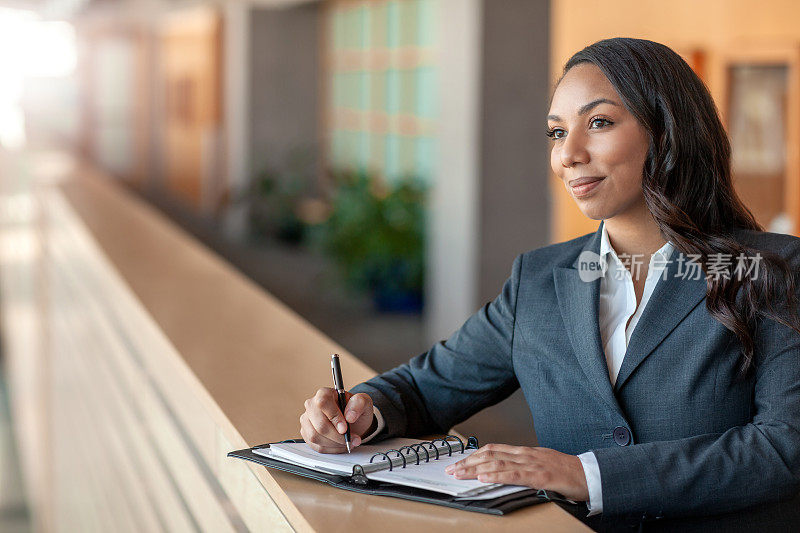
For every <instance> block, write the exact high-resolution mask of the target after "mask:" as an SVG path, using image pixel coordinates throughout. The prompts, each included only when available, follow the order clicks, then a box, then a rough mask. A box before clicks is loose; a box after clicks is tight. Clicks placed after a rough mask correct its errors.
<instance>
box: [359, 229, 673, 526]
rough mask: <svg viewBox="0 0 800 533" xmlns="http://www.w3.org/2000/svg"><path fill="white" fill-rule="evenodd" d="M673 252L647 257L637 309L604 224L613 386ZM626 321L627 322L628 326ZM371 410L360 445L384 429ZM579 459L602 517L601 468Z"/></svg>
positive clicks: (605, 323)
mask: <svg viewBox="0 0 800 533" xmlns="http://www.w3.org/2000/svg"><path fill="white" fill-rule="evenodd" d="M672 250H673V246H672V244H671V243H669V242H667V243H666V244H664V246H662V247H661V248H659V249H658V250H657V251H656V252H655V253H654V254H653V255H652V256H651V257H650V262H649V265H648V268H647V278H646V279H645V283H644V292H643V293H642V300H641V302H639V306H638V307H637V306H636V292H635V291H634V288H633V277H632V275H631V273H630V271H628V269H627V268H625V266H624V265H623V264H622V261H621V260H620V258H619V257H618V256H617V252H616V251H615V250H614V248H613V247H612V246H611V241H610V240H609V239H608V231H607V230H606V225H605V223H603V230H602V233H601V237H600V257H601V259H602V261H603V263H604V264H605V265H606V268H604V270H603V277H602V278H600V301H599V309H598V321H599V326H600V337H601V339H602V341H603V351H604V352H605V356H606V365H607V366H608V377H609V379H610V380H611V384H612V385H613V384H615V383H616V381H617V375H618V374H619V369H620V367H621V366H622V360H623V359H624V358H625V351H626V350H627V349H628V342H629V341H630V339H631V335H632V334H633V330H634V328H636V324H638V323H639V318H641V316H642V312H643V311H644V309H645V307H646V306H647V302H648V301H649V300H650V296H652V294H653V290H654V289H655V288H656V285H657V284H658V281H659V280H660V279H661V278H662V277H663V275H664V274H665V269H666V266H667V264H668V262H669V258H670V256H671V255H672ZM637 260H638V261H639V264H641V261H642V260H643V258H641V257H640V258H631V269H632V270H634V273H637V267H636V265H637ZM640 268H641V267H639V270H640ZM639 275H640V274H639ZM629 319H630V322H628V320H629ZM373 409H374V412H375V416H376V418H377V419H378V427H377V429H376V430H375V432H373V433H372V434H371V435H368V436H367V437H366V438H364V439H363V441H362V442H367V441H368V440H370V439H372V438H373V437H374V436H375V435H377V434H378V433H380V431H381V430H382V429H383V428H384V426H385V425H386V424H385V422H384V420H383V417H382V416H381V413H380V411H379V410H378V408H377V407H374V408H373ZM578 459H580V461H581V464H582V465H583V473H584V475H585V476H586V486H587V487H588V489H589V501H588V502H586V505H587V507H588V509H589V515H588V516H592V515H596V514H599V513H602V512H603V487H602V484H601V481H600V466H599V465H598V464H597V458H596V457H595V455H594V453H592V452H586V453H582V454H580V455H579V456H578Z"/></svg>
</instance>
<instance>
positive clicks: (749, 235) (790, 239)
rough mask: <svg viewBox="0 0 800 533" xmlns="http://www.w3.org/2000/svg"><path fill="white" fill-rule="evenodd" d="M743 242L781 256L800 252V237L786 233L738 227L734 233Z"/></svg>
mask: <svg viewBox="0 0 800 533" xmlns="http://www.w3.org/2000/svg"><path fill="white" fill-rule="evenodd" d="M734 235H735V237H736V240H737V241H739V242H740V243H741V244H744V245H746V246H750V247H752V248H755V249H758V250H764V251H767V252H772V253H775V254H778V255H781V256H784V257H786V256H794V255H797V254H799V253H800V237H795V236H794V235H787V234H785V233H772V232H770V231H757V230H751V229H738V230H736V231H735V233H734Z"/></svg>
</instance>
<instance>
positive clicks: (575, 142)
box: [561, 133, 589, 168]
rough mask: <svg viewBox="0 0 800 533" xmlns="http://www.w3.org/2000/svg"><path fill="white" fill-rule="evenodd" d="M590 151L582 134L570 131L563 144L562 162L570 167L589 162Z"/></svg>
mask: <svg viewBox="0 0 800 533" xmlns="http://www.w3.org/2000/svg"><path fill="white" fill-rule="evenodd" d="M588 162H589V152H588V150H587V149H586V144H585V142H584V139H583V138H582V137H581V135H580V134H577V133H570V134H569V135H567V136H566V138H565V139H564V142H563V144H562V145H561V164H562V165H563V166H564V167H565V168H569V167H571V166H574V165H576V164H578V163H584V164H585V163H588Z"/></svg>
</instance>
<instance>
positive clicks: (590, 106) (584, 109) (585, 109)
mask: <svg viewBox="0 0 800 533" xmlns="http://www.w3.org/2000/svg"><path fill="white" fill-rule="evenodd" d="M600 104H611V105H615V106H619V104H618V103H616V102H615V101H614V100H609V99H608V98H598V99H597V100H592V101H591V102H589V103H588V104H584V105H582V106H581V108H580V109H578V115H585V114H586V113H588V112H589V111H591V110H592V109H594V108H595V107H597V106H598V105H600ZM547 120H555V121H560V120H561V117H560V116H558V115H547Z"/></svg>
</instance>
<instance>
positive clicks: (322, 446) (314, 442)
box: [300, 413, 347, 453]
mask: <svg viewBox="0 0 800 533" xmlns="http://www.w3.org/2000/svg"><path fill="white" fill-rule="evenodd" d="M300 436H301V437H303V440H304V441H306V443H307V444H308V445H309V446H311V448H312V449H313V450H315V451H318V452H320V453H343V452H346V451H347V448H346V447H345V446H344V444H343V443H339V442H336V441H333V440H331V439H329V438H327V437H324V436H323V435H320V434H319V432H317V430H316V429H315V428H314V426H313V425H312V424H311V422H310V421H309V420H308V414H307V413H303V414H302V415H300Z"/></svg>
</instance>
